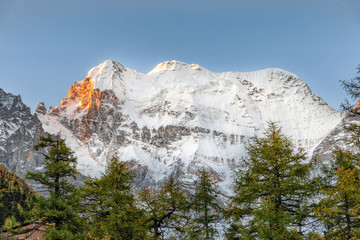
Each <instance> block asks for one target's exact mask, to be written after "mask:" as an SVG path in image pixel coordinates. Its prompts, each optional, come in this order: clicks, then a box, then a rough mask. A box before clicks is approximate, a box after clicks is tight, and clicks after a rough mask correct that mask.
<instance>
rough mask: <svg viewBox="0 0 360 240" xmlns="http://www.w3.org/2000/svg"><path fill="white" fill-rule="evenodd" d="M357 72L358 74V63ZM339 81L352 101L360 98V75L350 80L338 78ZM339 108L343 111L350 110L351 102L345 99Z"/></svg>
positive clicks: (359, 69)
mask: <svg viewBox="0 0 360 240" xmlns="http://www.w3.org/2000/svg"><path fill="white" fill-rule="evenodd" d="M357 74H360V64H359V65H358V67H357ZM340 83H341V86H342V88H343V89H344V90H345V92H346V93H347V94H348V95H349V97H350V99H351V100H352V101H358V100H359V99H360V75H358V76H357V77H355V78H352V79H350V80H340ZM340 108H341V110H343V111H351V109H352V108H353V104H350V102H349V100H348V99H345V100H344V102H343V103H342V104H341V105H340Z"/></svg>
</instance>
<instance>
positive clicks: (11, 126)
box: [0, 88, 44, 177]
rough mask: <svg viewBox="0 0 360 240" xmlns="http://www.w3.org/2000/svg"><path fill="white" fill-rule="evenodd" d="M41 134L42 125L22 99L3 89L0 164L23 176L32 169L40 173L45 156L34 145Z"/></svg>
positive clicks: (0, 120)
mask: <svg viewBox="0 0 360 240" xmlns="http://www.w3.org/2000/svg"><path fill="white" fill-rule="evenodd" d="M42 134H44V130H43V128H42V124H41V122H40V121H39V119H38V118H37V117H36V116H34V115H32V114H31V112H30V108H29V107H27V106H26V105H25V104H24V103H23V102H22V100H21V97H20V96H15V95H13V94H11V93H6V92H5V91H4V90H3V89H1V88H0V163H3V164H4V165H5V167H6V168H7V169H9V170H11V171H14V172H15V173H16V174H17V175H18V176H20V177H23V176H25V174H26V172H27V171H29V170H31V171H35V170H39V169H40V168H41V167H42V163H43V157H42V155H41V154H39V153H37V152H36V151H35V150H34V146H35V145H36V144H37V143H38V142H39V136H40V135H42Z"/></svg>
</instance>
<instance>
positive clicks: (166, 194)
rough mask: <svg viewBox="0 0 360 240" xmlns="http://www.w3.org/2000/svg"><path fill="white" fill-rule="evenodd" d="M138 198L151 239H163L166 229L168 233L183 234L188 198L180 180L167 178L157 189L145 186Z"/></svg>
mask: <svg viewBox="0 0 360 240" xmlns="http://www.w3.org/2000/svg"><path fill="white" fill-rule="evenodd" d="M139 199H140V201H141V204H142V206H143V208H144V209H145V211H146V213H147V214H146V219H145V221H144V224H146V225H147V226H148V228H149V230H150V232H151V236H152V238H153V239H164V237H165V232H166V230H168V232H167V233H168V234H169V233H171V232H173V233H175V234H176V233H178V234H180V235H181V234H183V232H184V225H185V221H186V219H187V218H188V217H187V216H186V211H187V208H188V205H189V200H188V198H187V196H186V194H185V192H184V190H182V188H181V185H180V182H178V181H176V180H174V179H173V178H169V180H167V181H165V182H164V183H163V184H162V185H161V187H160V189H159V190H151V189H149V188H145V189H144V190H143V191H141V192H140V193H139Z"/></svg>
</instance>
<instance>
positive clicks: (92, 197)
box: [82, 158, 147, 240]
mask: <svg viewBox="0 0 360 240" xmlns="http://www.w3.org/2000/svg"><path fill="white" fill-rule="evenodd" d="M132 182H133V175H132V174H131V173H130V172H129V169H128V167H127V165H126V164H125V163H123V162H120V161H119V160H118V159H117V158H112V159H111V160H110V162H109V163H108V166H107V169H106V171H105V173H104V174H103V175H102V176H101V178H90V179H87V180H85V182H84V186H83V187H82V197H83V205H84V216H86V218H87V221H88V224H89V229H88V231H87V237H88V238H89V239H103V237H106V239H119V240H120V239H124V240H131V239H146V238H147V229H146V228H145V227H143V226H142V224H141V220H142V218H143V217H144V212H143V210H141V209H139V208H138V207H137V206H136V202H135V197H134V195H133V194H132V193H131V190H132V189H131V188H132Z"/></svg>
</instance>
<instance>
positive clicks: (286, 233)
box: [227, 123, 315, 239]
mask: <svg viewBox="0 0 360 240" xmlns="http://www.w3.org/2000/svg"><path fill="white" fill-rule="evenodd" d="M247 150H248V154H249V157H248V158H247V159H244V165H243V166H242V168H240V169H239V170H238V171H237V172H236V174H235V181H234V193H235V194H234V196H232V197H230V204H229V207H228V209H227V216H228V219H229V220H230V227H229V229H228V232H227V236H228V237H229V238H231V239H301V238H302V235H303V231H304V228H303V226H304V225H306V224H307V220H308V217H309V215H310V210H311V208H310V203H309V199H310V197H311V196H312V195H313V192H314V191H315V189H314V183H313V182H312V181H311V180H310V170H311V167H312V165H311V163H306V156H305V155H304V154H303V153H298V152H295V150H294V146H293V145H292V143H291V141H290V140H289V139H288V138H286V137H285V136H284V135H283V134H282V133H281V130H280V128H278V127H277V126H276V124H275V123H269V126H268V129H267V130H266V131H265V136H264V137H263V138H259V137H255V139H254V141H253V142H252V143H251V144H250V145H249V146H248V148H247Z"/></svg>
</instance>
